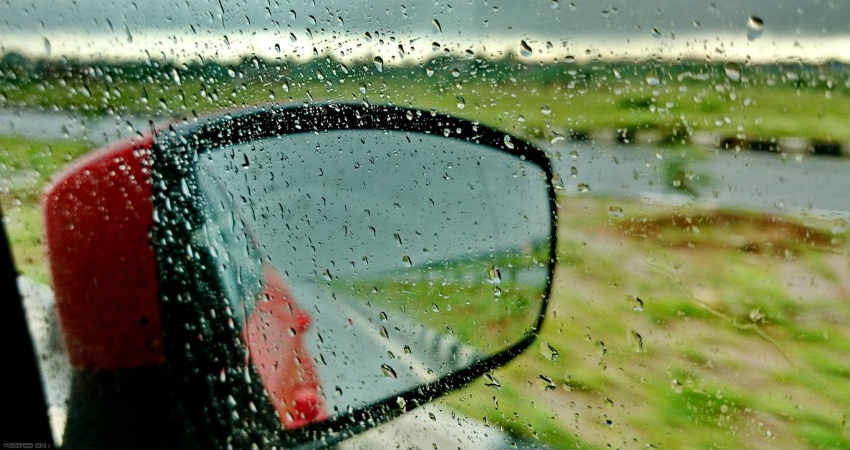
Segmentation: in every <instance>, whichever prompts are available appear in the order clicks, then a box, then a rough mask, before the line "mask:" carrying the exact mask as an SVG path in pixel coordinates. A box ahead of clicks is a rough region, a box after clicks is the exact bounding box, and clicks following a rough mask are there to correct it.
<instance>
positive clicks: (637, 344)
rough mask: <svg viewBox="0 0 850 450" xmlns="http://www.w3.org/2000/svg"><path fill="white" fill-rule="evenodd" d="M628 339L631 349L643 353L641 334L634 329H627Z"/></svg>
mask: <svg viewBox="0 0 850 450" xmlns="http://www.w3.org/2000/svg"><path fill="white" fill-rule="evenodd" d="M629 340H630V341H631V343H632V351H634V352H635V353H643V350H644V349H643V336H641V335H640V333H638V332H637V331H635V330H631V331H629Z"/></svg>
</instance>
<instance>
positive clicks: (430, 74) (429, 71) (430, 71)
mask: <svg viewBox="0 0 850 450" xmlns="http://www.w3.org/2000/svg"><path fill="white" fill-rule="evenodd" d="M425 75H427V76H428V78H431V77H433V76H434V69H432V68H430V67H426V68H425Z"/></svg>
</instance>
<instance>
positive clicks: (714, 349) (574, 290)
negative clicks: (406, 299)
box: [441, 197, 850, 448]
mask: <svg viewBox="0 0 850 450" xmlns="http://www.w3.org/2000/svg"><path fill="white" fill-rule="evenodd" d="M560 204H561V205H562V209H561V211H560V214H559V217H561V223H560V239H561V242H560V250H559V268H558V272H557V275H556V281H555V289H554V291H553V297H552V303H551V306H550V311H549V315H548V317H547V322H546V324H545V326H544V330H543V332H542V334H541V335H540V338H539V339H540V341H539V343H538V344H536V345H538V346H539V351H530V352H526V353H525V354H523V355H521V356H520V357H519V358H518V359H517V360H515V361H513V362H512V363H510V364H509V365H508V366H506V367H504V368H501V369H498V370H496V371H495V372H494V373H493V376H494V377H495V378H496V379H498V380H499V385H500V386H499V387H494V386H492V383H489V384H490V385H489V386H488V385H485V382H486V381H487V380H481V381H476V382H475V383H473V385H472V387H470V388H468V389H466V390H463V391H461V392H458V393H456V394H452V395H450V396H449V398H448V399H445V400H442V401H441V402H442V404H443V405H446V406H447V407H451V408H456V409H458V410H460V411H462V412H464V413H466V414H469V415H471V416H472V417H478V418H486V419H487V421H488V422H489V423H492V424H495V425H496V426H504V427H505V428H506V429H509V430H511V431H512V432H518V433H520V434H521V435H523V436H527V437H536V438H539V439H541V440H542V441H544V442H545V443H547V444H549V445H551V446H553V447H555V448H574V447H575V446H578V447H588V448H603V447H609V446H610V447H627V448H636V447H644V446H649V447H655V448H846V447H847V446H848V445H850V442H848V438H847V436H848V403H847V399H848V398H850V361H848V360H847V357H846V356H847V352H848V351H850V327H848V325H850V323H848V322H850V321H848V316H850V305H848V302H847V298H848V295H850V293H848V285H850V274H848V268H847V261H848V247H847V244H848V234H847V229H848V227H847V223H846V221H845V220H843V219H841V220H836V221H824V220H819V219H812V218H795V219H792V218H783V217H773V219H774V221H773V222H774V223H775V226H774V227H773V229H771V227H770V226H769V225H766V223H769V222H766V221H765V220H763V219H764V217H763V216H762V215H760V214H754V213H748V212H746V211H716V210H702V209H699V208H695V207H684V208H683V207H678V208H672V207H669V206H658V205H647V204H643V203H637V202H635V201H629V200H623V199H615V198H592V197H569V198H568V197H563V198H562V199H561V201H560ZM612 205H614V206H616V207H617V208H621V209H622V210H623V215H622V217H619V216H617V217H612V216H611V215H609V213H608V211H609V208H610V207H611V206H612ZM671 217H676V218H680V219H683V220H681V222H679V223H677V222H676V221H674V220H670V218H671ZM685 217H690V218H692V221H693V222H696V220H701V223H700V225H699V228H698V229H695V228H693V227H691V226H689V224H688V223H687V222H686V221H685V220H684V218H685ZM635 223H637V224H644V225H646V226H645V227H644V228H640V229H638V230H637V231H641V232H636V228H635V227H634V226H629V225H630V224H631V225H634V224H635ZM647 224H650V225H652V226H651V227H650V226H648V225H647ZM657 224H664V225H663V226H659V225H657ZM791 225H793V226H791ZM801 229H806V230H808V231H809V236H814V235H825V236H827V237H828V238H827V240H826V242H820V241H818V242H814V241H813V240H811V239H806V238H805V237H801V235H800V234H798V232H799V231H800V230H801ZM647 230H650V231H649V232H646V231H647ZM686 236H690V237H691V239H690V240H689V242H690V245H682V241H683V239H685V238H686ZM802 236H805V235H802ZM791 243H793V244H794V245H789V244H791ZM769 244H772V245H769ZM776 248H780V249H781V251H779V252H777V251H775V249H776ZM635 297H638V298H640V299H641V302H640V303H638V302H636V300H635ZM635 335H639V336H640V339H639V340H636V338H635ZM550 346H551V347H553V348H555V349H557V351H558V357H557V358H556V359H554V360H553V358H552V357H551V351H550V349H549V347H550ZM541 375H543V376H545V377H546V378H548V379H551V380H552V381H553V382H554V384H555V386H556V388H555V389H552V387H551V385H549V387H547V383H545V382H541V379H542V378H541V377H540V376H541ZM471 399H485V400H479V401H477V402H474V403H471V402H470V400H471ZM482 408H484V409H483V410H482ZM517 423H521V424H525V425H527V426H525V427H517Z"/></svg>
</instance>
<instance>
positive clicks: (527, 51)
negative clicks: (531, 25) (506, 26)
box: [519, 41, 533, 58]
mask: <svg viewBox="0 0 850 450" xmlns="http://www.w3.org/2000/svg"><path fill="white" fill-rule="evenodd" d="M532 53H533V52H532V50H531V46H530V45H528V42H525V41H519V54H520V55H522V56H524V57H526V58H528V57H530V56H531V54H532Z"/></svg>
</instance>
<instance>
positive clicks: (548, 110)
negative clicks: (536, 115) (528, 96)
mask: <svg viewBox="0 0 850 450" xmlns="http://www.w3.org/2000/svg"><path fill="white" fill-rule="evenodd" d="M540 112H541V113H543V115H544V116H548V115H549V114H552V109H551V108H549V105H543V106H541V107H540Z"/></svg>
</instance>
